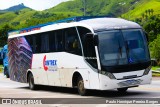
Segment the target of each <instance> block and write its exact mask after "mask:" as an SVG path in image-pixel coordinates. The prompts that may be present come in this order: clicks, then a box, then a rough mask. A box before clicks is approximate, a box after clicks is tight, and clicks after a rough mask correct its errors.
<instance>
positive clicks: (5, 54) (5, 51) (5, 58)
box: [1, 44, 9, 78]
mask: <svg viewBox="0 0 160 107" xmlns="http://www.w3.org/2000/svg"><path fill="white" fill-rule="evenodd" d="M1 57H2V60H3V73H4V75H5V76H6V77H7V78H9V70H8V45H7V44H6V45H4V47H3V49H2V51H1Z"/></svg>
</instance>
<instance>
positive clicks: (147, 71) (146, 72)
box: [143, 66, 151, 75]
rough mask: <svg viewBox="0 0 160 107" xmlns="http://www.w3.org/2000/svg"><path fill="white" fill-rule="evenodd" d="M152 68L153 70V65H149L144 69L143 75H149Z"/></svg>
mask: <svg viewBox="0 0 160 107" xmlns="http://www.w3.org/2000/svg"><path fill="white" fill-rule="evenodd" d="M150 70H151V66H149V67H148V68H146V69H145V70H144V73H143V75H147V74H148V73H149V71H150Z"/></svg>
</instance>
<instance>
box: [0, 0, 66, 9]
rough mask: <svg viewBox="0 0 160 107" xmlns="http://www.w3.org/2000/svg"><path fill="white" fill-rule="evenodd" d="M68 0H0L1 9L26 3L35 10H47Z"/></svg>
mask: <svg viewBox="0 0 160 107" xmlns="http://www.w3.org/2000/svg"><path fill="white" fill-rule="evenodd" d="M64 1H68V0H0V9H6V8H9V7H11V6H14V5H18V4H21V3H24V5H25V6H27V7H30V8H32V9H35V10H45V9H48V8H51V7H54V6H55V5H57V4H59V3H61V2H64Z"/></svg>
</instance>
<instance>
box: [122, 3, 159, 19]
mask: <svg viewBox="0 0 160 107" xmlns="http://www.w3.org/2000/svg"><path fill="white" fill-rule="evenodd" d="M159 7H160V0H141V2H138V3H137V4H135V5H134V6H131V8H129V10H128V12H127V13H125V14H124V15H122V16H123V17H124V18H126V19H130V20H134V19H136V18H143V17H145V16H146V14H149V15H160V8H159ZM149 10H152V11H153V12H149Z"/></svg>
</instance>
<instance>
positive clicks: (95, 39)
mask: <svg viewBox="0 0 160 107" xmlns="http://www.w3.org/2000/svg"><path fill="white" fill-rule="evenodd" d="M85 40H86V41H87V42H89V43H92V44H93V45H94V46H97V45H98V35H94V34H92V33H87V35H86V39H85Z"/></svg>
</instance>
